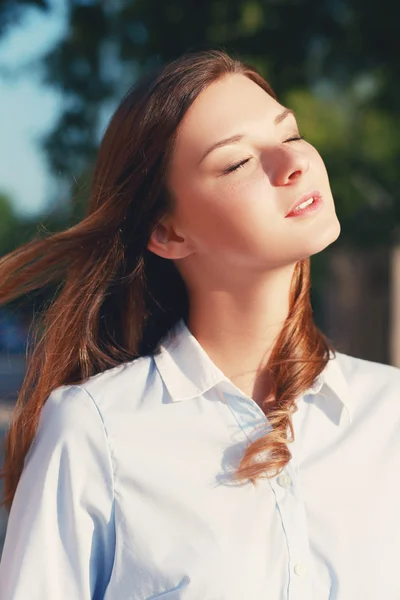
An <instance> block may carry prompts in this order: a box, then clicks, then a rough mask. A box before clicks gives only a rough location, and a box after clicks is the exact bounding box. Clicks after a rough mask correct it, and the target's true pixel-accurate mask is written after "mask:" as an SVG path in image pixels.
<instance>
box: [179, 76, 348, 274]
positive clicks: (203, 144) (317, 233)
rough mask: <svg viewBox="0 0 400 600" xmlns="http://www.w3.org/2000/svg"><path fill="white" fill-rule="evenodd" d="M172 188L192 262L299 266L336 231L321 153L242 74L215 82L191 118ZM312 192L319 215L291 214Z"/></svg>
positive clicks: (188, 116)
mask: <svg viewBox="0 0 400 600" xmlns="http://www.w3.org/2000/svg"><path fill="white" fill-rule="evenodd" d="M169 187H170V190H171V192H172V193H173V196H174V198H175V202H176V209H175V217H176V219H177V222H178V223H179V226H180V228H181V231H184V233H185V235H186V236H187V238H188V239H190V241H191V243H192V247H193V248H194V255H195V257H196V258H195V260H196V261H201V262H202V263H203V265H204V264H205V263H207V261H208V262H209V264H212V265H213V267H214V268H217V269H218V268H220V269H226V268H227V267H230V266H232V267H234V268H235V269H236V270H237V269H240V268H242V269H243V268H245V269H253V270H258V271H259V270H265V269H273V268H277V267H280V266H284V265H289V264H294V263H295V262H297V261H298V260H301V259H303V258H306V257H309V256H310V255H312V254H314V253H316V252H319V251H321V250H322V249H324V248H325V247H326V246H327V245H329V244H330V243H332V242H333V241H334V240H335V239H336V238H337V237H338V235H339V232H340V225H339V222H338V220H337V217H336V213H335V208H334V202H333V198H332V193H331V190H330V185H329V181H328V176H327V173H326V169H325V166H324V163H323V161H322V159H321V157H320V155H319V154H318V152H317V151H316V150H315V148H314V147H313V146H311V145H310V144H309V143H307V142H306V141H305V140H303V139H299V131H298V126H297V123H296V120H295V117H294V115H293V114H292V113H291V111H288V110H287V109H285V107H283V106H282V105H281V104H279V103H278V102H277V101H276V100H274V99H273V98H272V97H271V96H269V95H268V94H267V93H266V92H265V91H264V90H263V89H262V88H260V87H259V86H258V85H257V84H256V83H254V82H253V81H251V80H250V79H248V78H247V77H245V76H243V75H229V76H226V77H224V78H223V79H220V80H218V81H217V82H215V83H213V84H212V85H210V86H209V87H208V88H207V89H206V90H204V91H203V92H202V93H201V94H200V96H199V97H198V98H197V99H196V101H195V102H194V103H193V105H192V106H191V108H190V109H189V111H188V112H187V114H186V115H185V118H184V120H183V121H182V123H181V125H180V127H179V130H178V136H177V141H176V145H175V149H174V153H173V157H172V163H171V168H170V173H169ZM314 191H319V193H320V194H321V196H322V198H323V204H322V206H321V208H320V209H319V210H318V211H316V212H314V213H313V214H309V215H308V216H305V215H303V216H301V217H295V218H285V217H286V215H287V213H288V212H289V211H290V209H291V208H292V207H293V205H294V204H295V203H296V202H298V201H299V200H300V199H301V197H302V196H303V195H304V194H308V193H310V195H312V194H311V193H312V192H314ZM190 258H191V257H188V259H184V260H190Z"/></svg>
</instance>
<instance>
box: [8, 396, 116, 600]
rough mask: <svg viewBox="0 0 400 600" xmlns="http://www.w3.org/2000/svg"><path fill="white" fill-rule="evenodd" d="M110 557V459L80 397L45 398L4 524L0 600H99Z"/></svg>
mask: <svg viewBox="0 0 400 600" xmlns="http://www.w3.org/2000/svg"><path fill="white" fill-rule="evenodd" d="M114 552H115V526H114V493H113V474H112V465H111V457H110V452H109V447H108V440H107V435H106V431H105V428H104V424H103V421H102V418H101V416H100V413H99V411H98V410H97V406H96V404H95V403H94V401H93V399H92V398H91V396H90V395H89V394H88V392H87V391H86V390H85V389H84V388H82V387H80V386H78V385H70V386H61V387H59V388H57V389H55V390H54V391H53V392H52V393H51V394H50V396H49V397H48V399H47V401H46V403H45V405H44V407H43V409H42V411H41V415H40V421H39V426H38V430H37V434H36V436H35V439H34V442H33V444H32V446H31V448H30V450H29V452H28V454H27V456H26V459H25V463H24V469H23V472H22V475H21V478H20V480H19V483H18V487H17V491H16V495H15V497H14V501H13V504H12V507H11V511H10V514H9V519H8V526H7V532H6V539H5V544H4V549H3V554H2V559H1V563H0V598H1V600H27V598H29V600H67V599H68V600H71V598H74V599H76V600H78V598H79V600H89V599H90V600H100V599H102V598H103V597H104V593H105V589H106V587H107V584H108V581H109V579H110V575H111V571H112V565H113V561H114Z"/></svg>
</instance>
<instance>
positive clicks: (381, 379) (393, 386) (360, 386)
mask: <svg viewBox="0 0 400 600" xmlns="http://www.w3.org/2000/svg"><path fill="white" fill-rule="evenodd" d="M336 360H337V363H338V365H339V366H340V368H341V371H342V373H343V375H344V378H345V379H346V382H347V384H348V387H349V390H350V391H351V392H353V393H354V394H357V393H358V392H360V393H362V394H363V395H364V396H374V397H376V395H377V394H379V397H381V398H385V397H396V398H398V399H399V400H400V369H399V368H398V367H394V366H392V365H386V364H383V363H379V362H374V361H369V360H365V359H362V358H357V357H355V356H350V355H348V354H343V353H341V352H336Z"/></svg>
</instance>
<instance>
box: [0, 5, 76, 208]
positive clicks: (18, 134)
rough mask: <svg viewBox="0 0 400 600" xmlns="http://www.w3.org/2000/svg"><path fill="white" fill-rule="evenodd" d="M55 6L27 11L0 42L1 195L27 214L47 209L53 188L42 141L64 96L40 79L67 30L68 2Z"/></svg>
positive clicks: (57, 112)
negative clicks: (43, 63)
mask: <svg viewBox="0 0 400 600" xmlns="http://www.w3.org/2000/svg"><path fill="white" fill-rule="evenodd" d="M52 5H53V6H52V10H51V11H50V12H47V13H46V12H42V11H40V10H37V9H34V8H32V9H31V8H29V9H27V10H26V11H25V16H24V18H23V20H22V21H21V22H20V24H18V25H16V26H13V27H12V28H10V29H9V31H8V33H7V34H6V35H5V36H4V37H3V38H2V39H1V41H0V157H1V158H0V193H6V194H7V196H9V197H10V199H11V201H12V205H13V207H14V209H15V211H16V212H17V213H18V214H19V215H21V216H26V217H30V216H36V215H40V214H43V213H45V212H46V210H47V209H48V208H49V197H50V196H51V193H53V192H54V182H53V180H52V178H51V176H50V172H49V169H48V168H47V163H46V159H45V156H44V154H43V153H42V151H41V149H40V144H39V141H40V138H41V137H42V136H43V135H44V134H45V133H46V132H48V131H50V130H51V128H52V125H53V123H54V122H55V121H56V119H57V116H58V114H59V107H60V99H59V97H58V95H57V93H56V92H55V91H54V90H52V89H51V88H50V87H45V86H44V84H43V83H42V82H41V73H40V69H39V65H38V59H40V57H41V56H42V55H43V54H45V53H46V52H47V51H48V50H49V49H50V48H51V47H52V46H54V45H55V44H56V42H57V40H58V39H60V37H61V36H62V35H63V32H64V31H65V26H66V18H65V12H64V1H63V0H53V2H52ZM50 192H51V193H50Z"/></svg>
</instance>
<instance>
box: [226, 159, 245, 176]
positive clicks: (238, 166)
mask: <svg viewBox="0 0 400 600" xmlns="http://www.w3.org/2000/svg"><path fill="white" fill-rule="evenodd" d="M249 160H250V158H245V159H244V160H241V161H240V162H239V163H236V164H235V165H231V166H230V167H228V168H227V169H225V170H224V175H227V174H228V173H233V172H234V171H237V170H238V169H240V168H241V167H244V165H245V164H246V163H248V162H249Z"/></svg>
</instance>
